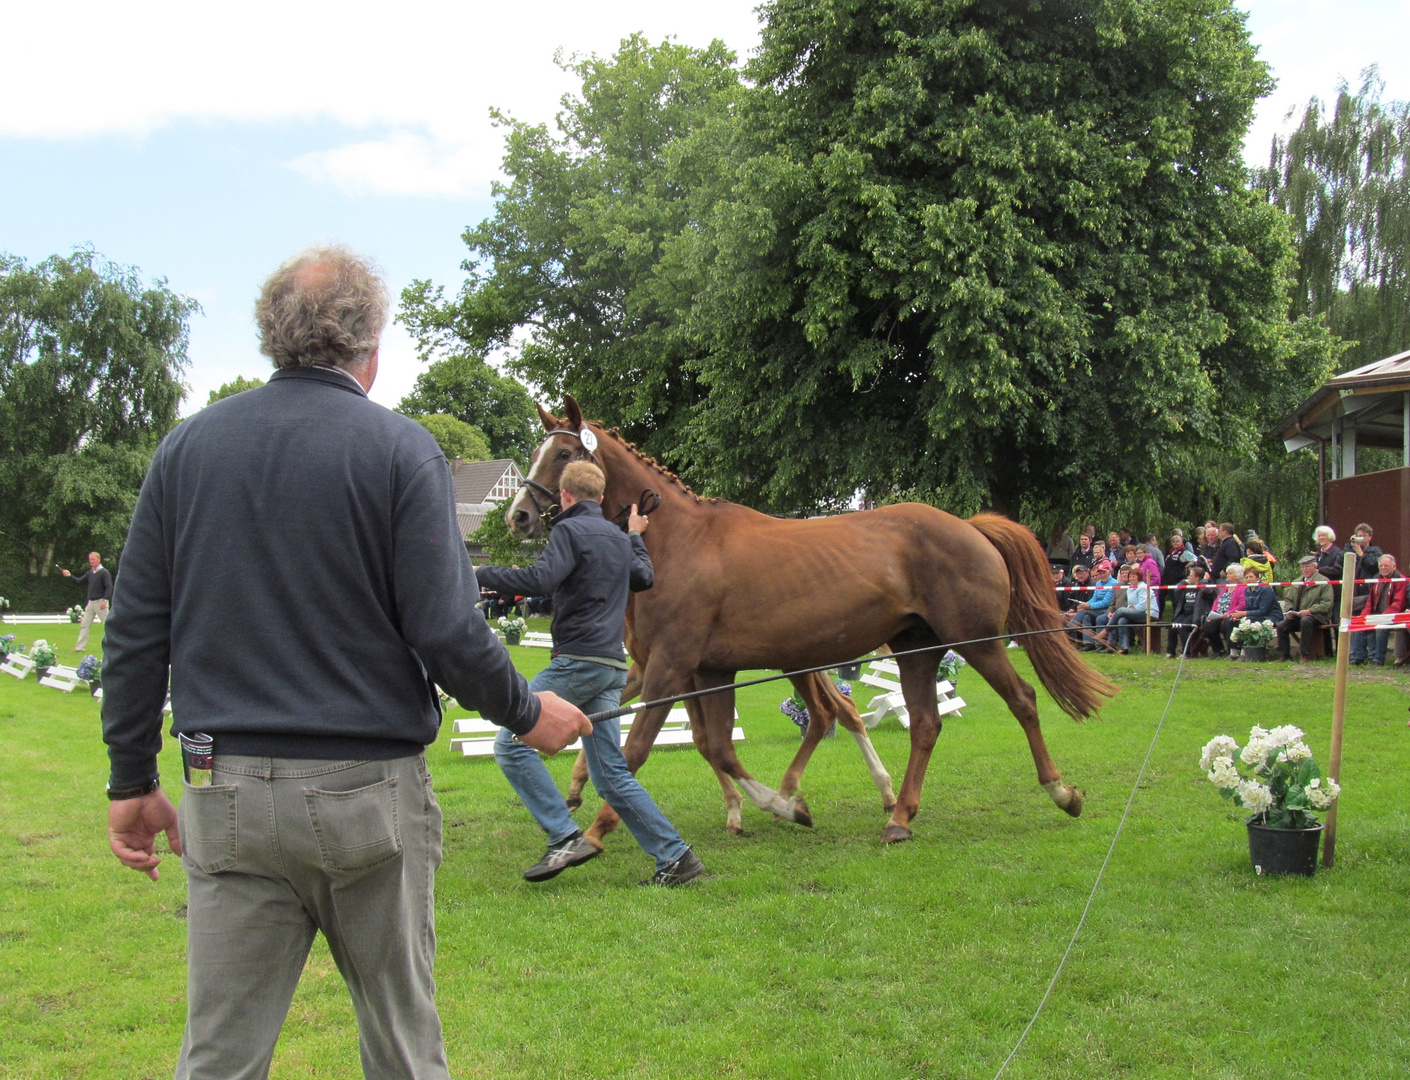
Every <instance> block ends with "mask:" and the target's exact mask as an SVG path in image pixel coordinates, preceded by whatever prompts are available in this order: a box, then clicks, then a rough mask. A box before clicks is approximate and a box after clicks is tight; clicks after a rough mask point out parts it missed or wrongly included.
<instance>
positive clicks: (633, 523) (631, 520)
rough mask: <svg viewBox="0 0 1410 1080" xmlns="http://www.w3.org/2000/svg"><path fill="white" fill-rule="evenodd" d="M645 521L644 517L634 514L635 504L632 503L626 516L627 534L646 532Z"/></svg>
mask: <svg viewBox="0 0 1410 1080" xmlns="http://www.w3.org/2000/svg"><path fill="white" fill-rule="evenodd" d="M646 526H647V520H646V517H645V515H643V514H638V513H637V512H636V503H632V509H631V513H629V514H628V515H627V532H646Z"/></svg>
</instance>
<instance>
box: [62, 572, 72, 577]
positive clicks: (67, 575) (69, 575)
mask: <svg viewBox="0 0 1410 1080" xmlns="http://www.w3.org/2000/svg"><path fill="white" fill-rule="evenodd" d="M59 573H61V574H63V575H64V577H73V575H72V574H70V573H69V572H68V571H67V570H60V571H59Z"/></svg>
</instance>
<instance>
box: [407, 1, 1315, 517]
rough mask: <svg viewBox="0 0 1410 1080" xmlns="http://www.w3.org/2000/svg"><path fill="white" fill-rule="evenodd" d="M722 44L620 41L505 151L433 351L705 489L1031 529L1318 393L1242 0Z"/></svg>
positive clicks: (1188, 471)
mask: <svg viewBox="0 0 1410 1080" xmlns="http://www.w3.org/2000/svg"><path fill="white" fill-rule="evenodd" d="M761 10H762V12H763V17H764V20H765V26H764V32H763V44H762V48H761V51H760V53H759V54H758V56H757V57H756V58H755V59H754V60H753V61H751V62H750V64H749V65H748V66H747V67H746V69H745V75H746V78H745V79H744V80H742V81H741V79H740V78H739V77H738V75H737V74H736V71H735V69H734V68H733V66H732V64H731V58H730V57H729V55H728V53H726V52H725V51H724V50H722V49H720V48H718V47H715V48H712V49H711V50H705V51H692V50H688V49H684V48H681V47H678V46H674V45H670V44H669V43H668V44H667V45H663V46H658V47H651V46H648V45H646V44H645V43H644V42H642V41H641V40H640V39H639V38H632V39H629V40H628V41H626V42H624V43H623V46H622V49H621V50H620V51H619V53H618V54H617V55H616V56H615V57H613V58H612V59H611V60H599V59H597V58H593V59H590V60H587V61H582V62H580V63H578V64H577V65H575V66H574V67H573V68H572V70H574V72H575V73H576V74H578V75H580V76H581V77H582V79H583V90H582V93H581V96H579V97H574V98H569V99H566V100H565V101H564V109H563V112H562V113H561V114H560V117H559V128H558V134H557V135H556V136H553V135H550V134H549V133H548V131H547V130H546V129H545V128H542V127H532V126H529V125H525V124H522V123H519V124H512V125H511V126H510V131H509V138H508V151H507V154H506V159H505V171H506V173H507V175H509V176H510V178H511V180H510V182H509V183H508V184H507V185H505V186H504V187H502V188H501V189H500V190H499V191H498V196H499V201H498V205H497V207H496V212H495V216H494V217H493V218H492V219H490V220H489V221H487V222H485V223H482V225H480V226H479V227H478V228H476V229H472V230H470V231H469V232H467V233H466V240H467V243H469V244H470V247H471V250H472V259H471V260H470V262H469V263H468V264H467V265H468V266H470V267H471V269H470V274H471V277H470V280H469V282H468V283H467V284H466V286H465V288H464V289H463V290H462V292H461V294H460V295H459V296H458V297H457V298H456V299H455V300H454V301H453V302H451V303H444V302H440V303H434V302H430V301H435V300H439V299H440V298H439V297H431V296H429V295H425V294H423V296H422V297H421V299H423V300H426V301H428V302H427V303H426V304H425V305H424V306H423V308H422V309H421V312H422V315H423V317H424V318H425V325H428V326H435V327H436V328H437V329H438V330H439V331H440V332H443V333H445V334H447V335H449V336H452V337H456V338H459V339H461V340H463V341H465V342H467V343H469V344H470V345H471V346H472V347H473V348H478V349H485V348H489V347H495V346H504V345H508V346H510V347H511V348H513V347H514V344H515V342H521V345H520V346H519V350H518V352H517V354H516V355H515V358H514V360H513V362H514V363H515V364H517V365H518V370H520V371H521V372H523V373H525V374H527V375H530V376H531V377H532V378H533V379H534V380H535V381H536V382H537V383H538V385H540V386H542V387H543V388H545V389H546V390H548V391H550V392H555V391H556V390H557V389H559V388H560V387H561V388H565V389H568V390H572V391H573V392H575V393H577V394H578V395H579V396H580V399H581V400H582V401H583V402H584V405H585V407H586V408H587V409H588V411H589V412H590V413H592V414H593V415H596V416H598V417H600V418H603V419H606V420H608V421H611V422H616V423H619V424H622V425H623V426H625V427H626V428H627V431H628V434H629V435H631V436H632V437H633V438H634V439H635V440H636V441H638V442H644V443H645V444H646V446H647V449H648V450H649V451H650V452H652V453H655V454H657V455H658V456H662V457H666V458H667V459H668V460H671V461H672V463H673V464H675V465H676V466H677V467H678V468H679V469H680V470H681V471H682V472H684V473H685V475H686V476H687V477H688V478H690V479H691V480H692V481H694V482H696V483H697V484H699V485H701V486H703V487H704V488H706V489H708V490H710V491H712V492H714V493H717V494H724V495H729V496H731V497H734V498H739V499H741V500H743V501H746V502H749V503H752V504H754V505H758V506H761V507H769V508H773V509H776V510H781V511H793V510H802V509H809V508H813V507H818V506H826V505H829V504H835V503H837V502H840V501H842V500H843V499H846V498H847V497H849V496H850V495H851V493H852V492H853V491H854V490H855V489H856V488H859V487H863V488H866V489H868V490H869V491H871V492H872V493H874V494H875V495H877V496H878V497H880V498H894V497H902V496H904V497H919V498H923V499H926V500H929V501H934V502H937V503H939V504H940V505H943V506H946V507H947V508H950V509H953V510H956V511H959V512H969V511H972V510H975V509H978V508H980V507H982V506H993V507H996V508H999V509H1002V510H1006V511H1008V512H1010V513H1019V514H1022V515H1023V516H1024V517H1025V518H1027V519H1028V520H1031V521H1035V522H1041V521H1045V520H1052V519H1053V518H1054V517H1055V516H1057V515H1060V514H1063V513H1067V512H1071V510H1072V509H1073V507H1074V506H1077V505H1078V504H1082V505H1087V506H1090V505H1097V506H1100V505H1104V504H1106V503H1109V502H1111V501H1112V500H1114V499H1118V498H1120V497H1122V496H1123V495H1125V494H1126V493H1127V492H1129V491H1130V490H1131V488H1132V487H1133V486H1139V487H1140V488H1142V489H1143V490H1145V491H1147V492H1149V493H1150V500H1149V501H1150V502H1151V503H1152V504H1153V505H1154V506H1155V507H1156V508H1157V509H1164V510H1165V511H1166V512H1167V513H1172V514H1173V513H1175V512H1177V510H1178V511H1180V512H1183V511H1184V510H1185V508H1186V507H1187V506H1189V505H1191V504H1193V503H1195V502H1196V501H1197V500H1198V499H1199V498H1200V493H1201V491H1202V490H1203V489H1204V486H1205V485H1206V484H1207V482H1208V478H1209V476H1210V469H1211V465H1212V464H1213V463H1217V462H1219V461H1226V460H1229V459H1230V458H1233V459H1238V458H1240V457H1241V456H1249V455H1254V454H1256V453H1257V452H1258V439H1259V436H1260V433H1261V432H1262V431H1263V430H1264V429H1265V428H1266V427H1267V425H1268V421H1269V419H1270V417H1273V416H1275V415H1276V414H1278V413H1279V412H1280V411H1284V412H1285V411H1286V410H1287V409H1288V408H1290V407H1291V405H1292V404H1294V403H1295V402H1296V400H1297V399H1298V398H1299V397H1300V396H1301V395H1302V394H1304V393H1305V392H1306V391H1307V390H1308V389H1310V388H1311V386H1313V385H1315V383H1316V382H1317V380H1318V379H1319V378H1320V377H1321V376H1322V374H1323V373H1324V372H1325V370H1326V369H1327V367H1328V364H1329V361H1330V355H1331V352H1332V344H1331V339H1330V337H1329V335H1327V334H1326V333H1325V331H1323V330H1322V329H1320V328H1319V326H1317V325H1316V324H1315V323H1313V322H1312V321H1310V320H1306V319H1304V320H1303V321H1302V322H1296V323H1290V322H1289V319H1288V309H1289V299H1290V290H1291V283H1292V277H1293V274H1294V270H1295V266H1294V261H1293V257H1292V247H1291V244H1290V240H1289V233H1288V228H1287V222H1286V217H1285V215H1283V214H1281V213H1279V212H1278V211H1277V210H1276V208H1274V207H1272V206H1270V205H1268V204H1267V201H1266V200H1265V199H1263V198H1262V197H1261V196H1260V195H1259V194H1258V193H1257V192H1254V191H1252V190H1250V188H1249V186H1248V175H1247V172H1246V170H1245V168H1244V166H1243V163H1242V156H1241V143H1242V139H1243V135H1244V131H1245V130H1246V127H1247V124H1248V121H1249V119H1250V117H1251V114H1252V109H1253V104H1254V102H1255V100H1256V99H1257V97H1258V96H1259V94H1261V93H1264V92H1266V91H1267V89H1268V88H1269V86H1270V84H1271V82H1270V79H1269V76H1268V73H1267V71H1266V69H1265V66H1264V65H1263V64H1262V63H1261V62H1259V61H1258V60H1257V59H1256V57H1255V55H1254V49H1253V46H1252V45H1251V44H1250V43H1249V40H1248V36H1247V33H1246V31H1245V28H1244V19H1243V16H1242V15H1241V14H1240V13H1239V12H1238V11H1237V10H1236V9H1235V8H1234V7H1233V5H1232V3H1231V2H1229V0H1031V2H1029V0H1025V2H1023V3H1015V2H1010V0H876V2H871V3H862V2H861V0H773V2H771V3H767V4H765V5H764V7H763V8H762V9H761Z"/></svg>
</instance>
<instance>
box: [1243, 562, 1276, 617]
mask: <svg viewBox="0 0 1410 1080" xmlns="http://www.w3.org/2000/svg"><path fill="white" fill-rule="evenodd" d="M1270 573H1272V571H1271V570H1269V569H1268V568H1267V567H1265V566H1261V565H1259V564H1258V563H1254V564H1253V565H1252V566H1245V567H1244V617H1245V618H1247V619H1251V620H1252V621H1254V622H1271V623H1273V624H1274V625H1275V626H1276V625H1277V624H1278V623H1279V622H1280V621H1281V620H1282V618H1283V609H1282V608H1281V607H1279V606H1278V594H1277V592H1275V591H1274V589H1273V586H1271V585H1268V584H1265V582H1264V579H1265V578H1266V577H1267V576H1268V575H1269V574H1270Z"/></svg>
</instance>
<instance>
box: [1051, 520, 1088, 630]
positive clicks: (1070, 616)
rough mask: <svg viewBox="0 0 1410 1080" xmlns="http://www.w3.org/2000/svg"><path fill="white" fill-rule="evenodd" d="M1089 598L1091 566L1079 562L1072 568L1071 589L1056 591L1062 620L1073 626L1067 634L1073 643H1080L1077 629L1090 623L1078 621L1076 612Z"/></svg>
mask: <svg viewBox="0 0 1410 1080" xmlns="http://www.w3.org/2000/svg"><path fill="white" fill-rule="evenodd" d="M1084 535H1085V534H1084ZM1091 599H1092V568H1091V567H1090V566H1088V565H1086V564H1085V563H1080V562H1079V563H1078V564H1077V565H1076V566H1074V567H1073V568H1072V591H1071V592H1064V593H1058V608H1059V610H1060V611H1061V612H1062V615H1063V621H1064V622H1066V623H1067V625H1068V626H1071V627H1073V628H1074V629H1073V633H1071V634H1069V635H1068V636H1069V637H1071V638H1072V640H1073V643H1074V644H1079V645H1080V644H1081V643H1082V635H1081V633H1080V632H1079V631H1080V630H1081V628H1082V626H1083V625H1090V622H1086V623H1084V622H1082V621H1079V620H1078V619H1077V613H1078V612H1079V611H1080V610H1083V609H1082V605H1083V604H1085V603H1087V602H1088V601H1090V600H1091Z"/></svg>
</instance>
